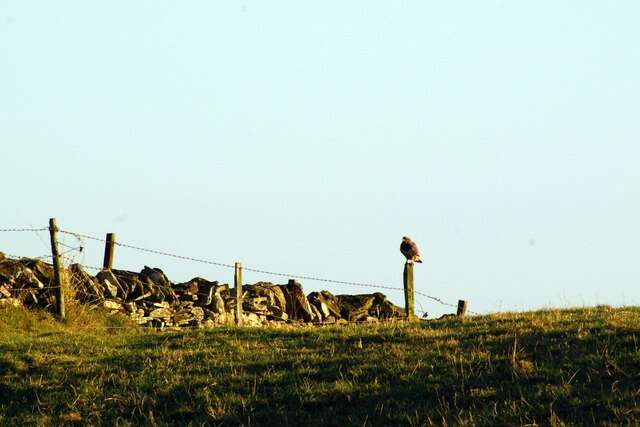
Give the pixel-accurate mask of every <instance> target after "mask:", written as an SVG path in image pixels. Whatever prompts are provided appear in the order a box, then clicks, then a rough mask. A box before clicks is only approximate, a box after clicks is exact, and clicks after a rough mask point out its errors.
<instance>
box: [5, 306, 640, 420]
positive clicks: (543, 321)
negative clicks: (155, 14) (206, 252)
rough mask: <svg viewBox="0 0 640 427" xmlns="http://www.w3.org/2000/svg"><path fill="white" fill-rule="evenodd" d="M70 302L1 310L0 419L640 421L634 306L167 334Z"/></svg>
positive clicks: (638, 314) (638, 312)
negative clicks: (64, 306) (56, 308)
mask: <svg viewBox="0 0 640 427" xmlns="http://www.w3.org/2000/svg"><path fill="white" fill-rule="evenodd" d="M69 311H70V316H69V317H70V320H68V322H67V324H60V323H58V322H55V321H53V320H52V319H51V318H50V317H49V316H48V315H46V314H43V313H33V312H26V311H24V310H21V309H14V308H3V309H0V425H60V424H65V423H79V424H92V425H185V424H189V423H193V425H203V424H204V425H246V426H250V425H279V426H280V425H284V426H287V425H289V426H300V425H317V426H350V425H356V426H364V425H367V426H368V425H372V426H373V425H408V426H418V425H449V426H450V425H527V424H528V425H564V424H566V425H616V426H617V425H639V424H640V351H639V345H640V343H639V341H640V308H635V307H629V308H620V309H612V308H608V307H596V308H590V309H575V310H558V311H555V310H554V311H538V312H531V313H505V314H498V315H489V316H482V317H471V318H467V319H464V320H458V319H456V318H448V319H442V320H436V321H430V322H424V323H419V324H414V325H408V324H378V325H350V326H346V327H322V328H320V327H316V328H313V327H305V328H294V327H282V328H261V329H257V328H241V329H235V328H220V329H212V330H194V331H188V332H175V333H166V332H165V333H157V332H151V331H142V330H140V329H138V328H136V327H132V326H129V325H128V324H127V323H126V320H124V319H120V318H118V317H111V318H106V317H103V316H102V315H100V314H97V313H93V314H92V313H91V312H86V311H83V310H82V309H80V308H77V307H76V308H71V309H70V310H69ZM104 326H110V327H116V328H111V329H106V328H104Z"/></svg>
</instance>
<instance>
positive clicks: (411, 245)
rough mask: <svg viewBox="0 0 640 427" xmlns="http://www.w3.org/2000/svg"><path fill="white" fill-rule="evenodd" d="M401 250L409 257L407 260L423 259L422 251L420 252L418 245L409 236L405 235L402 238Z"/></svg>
mask: <svg viewBox="0 0 640 427" xmlns="http://www.w3.org/2000/svg"><path fill="white" fill-rule="evenodd" d="M400 252H402V255H404V257H405V258H406V259H407V262H409V263H414V262H422V259H421V258H420V252H418V246H417V245H416V243H415V242H414V241H413V240H411V239H410V238H408V237H407V236H404V237H403V238H402V243H401V244H400Z"/></svg>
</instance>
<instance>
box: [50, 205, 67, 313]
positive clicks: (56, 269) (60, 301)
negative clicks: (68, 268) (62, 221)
mask: <svg viewBox="0 0 640 427" xmlns="http://www.w3.org/2000/svg"><path fill="white" fill-rule="evenodd" d="M57 231H58V226H57V225H56V219H55V218H50V219H49V235H50V236H51V256H52V259H53V286H54V288H55V291H56V292H55V293H56V314H57V315H58V317H59V318H60V319H64V318H65V317H66V313H65V309H64V292H63V290H62V279H61V276H60V254H59V253H58V238H57V236H56V232H57Z"/></svg>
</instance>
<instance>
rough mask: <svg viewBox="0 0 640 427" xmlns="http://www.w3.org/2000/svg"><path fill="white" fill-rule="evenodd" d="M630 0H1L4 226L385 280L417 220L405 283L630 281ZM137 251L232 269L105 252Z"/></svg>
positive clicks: (635, 149)
mask: <svg viewBox="0 0 640 427" xmlns="http://www.w3.org/2000/svg"><path fill="white" fill-rule="evenodd" d="M638 22H640V3H638V2H633V1H627V2H622V1H621V2H600V1H572V2H558V1H546V2H533V1H532V2H526V3H525V2H504V1H499V2H498V1H496V2H489V1H485V2H472V1H467V2H438V3H436V2H425V1H416V2H403V3H402V4H398V3H397V2H371V1H366V2H316V3H314V4H311V3H310V2H224V3H223V2H204V1H203V2H160V1H153V2H152V1H147V2H142V1H134V2H132V1H120V2H97V1H91V2H80V1H75V2H70V1H67V2H65V1H57V2H35V1H7V0H0V147H1V154H2V155H1V157H0V158H1V159H2V163H1V167H0V178H1V179H2V183H3V185H2V198H1V200H2V202H1V203H2V210H1V211H0V228H3V227H10V226H25V225H26V226H29V225H33V226H46V223H47V220H48V218H49V217H51V216H55V217H57V218H58V221H59V223H60V226H61V227H63V228H67V229H71V230H76V231H80V232H84V233H87V234H94V235H99V236H103V235H104V234H105V233H107V232H116V233H117V234H118V237H119V240H121V241H123V242H128V243H132V244H136V245H140V246H146V247H151V248H156V249H161V250H167V251H171V252H176V253H179V254H184V255H190V256H195V257H201V258H208V259H212V260H216V261H221V262H226V263H232V262H233V261H236V260H238V261H242V262H243V264H245V265H247V266H252V267H255V268H262V269H267V270H275V271H285V272H293V273H297V274H309V275H317V276H321V277H328V278H334V279H338V280H346V281H361V282H376V283H380V284H385V285H391V286H400V287H401V278H402V266H403V258H402V256H401V255H400V253H399V251H398V246H399V244H400V238H401V237H402V236H403V235H409V236H411V237H413V238H414V240H416V241H417V242H418V244H419V245H420V246H421V248H422V251H423V257H424V259H425V263H424V264H422V265H420V266H417V267H416V287H417V289H418V290H421V291H423V292H426V293H429V294H432V295H435V296H438V297H441V298H443V299H445V300H447V301H451V302H454V303H455V302H456V301H457V299H458V298H466V299H468V300H469V301H470V308H471V309H472V310H475V311H480V312H488V311H496V310H523V309H531V308H541V307H548V306H576V305H578V306H581V305H591V304H597V303H602V304H612V305H621V304H627V305H631V304H636V305H637V304H640V293H639V291H638V285H639V283H638V282H639V279H640V262H639V260H638V242H639V240H640V225H639V221H638V218H640V197H639V196H640V194H639V193H640V171H639V170H640V168H638V163H639V159H640V148H639V146H638V143H639V141H638V139H639V138H638V137H639V136H640V120H639V119H638V112H639V111H640V108H639V107H640V105H639V99H640V77H638V76H640V26H639V25H638ZM41 237H42V240H39V239H38V237H37V236H35V235H31V234H29V235H20V234H7V233H2V234H0V250H4V251H6V252H11V253H17V254H21V255H40V254H42V253H46V252H47V250H48V248H47V240H46V239H47V236H46V233H41ZM67 243H70V244H72V243H74V242H73V241H72V240H69V239H67ZM101 259H102V247H101V246H100V245H98V244H91V243H89V244H88V245H87V250H86V253H85V255H84V261H85V262H86V263H87V264H93V265H100V264H101ZM144 264H147V265H153V266H159V267H161V268H163V269H164V270H165V271H166V272H167V273H168V275H169V276H170V277H171V278H172V279H174V280H183V279H188V278H190V277H192V276H195V275H201V276H204V277H207V278H209V279H218V280H223V281H230V280H232V272H231V271H229V270H226V269H220V268H215V267H211V266H206V265H199V264H193V263H184V262H174V261H173V260H171V259H166V258H162V257H156V256H149V255H146V254H141V253H136V252H132V251H129V250H125V249H120V248H119V251H118V253H117V254H116V266H117V267H120V268H129V269H134V270H139V269H140V268H142V265H144ZM245 278H246V279H247V281H249V282H254V281H257V280H273V279H272V278H270V277H268V276H261V275H259V274H251V273H247V274H245ZM303 283H304V285H305V290H307V291H312V290H320V289H328V290H330V291H332V292H334V293H359V292H362V291H363V290H362V289H360V288H353V287H347V286H339V285H328V284H323V283H317V282H311V281H305V282H303ZM389 296H390V297H391V298H392V299H393V300H394V301H395V302H397V303H399V304H402V302H403V301H402V294H401V293H400V292H398V293H395V292H390V293H389ZM418 302H419V304H421V306H422V308H424V309H426V310H427V311H429V312H431V313H433V314H440V313H442V312H446V311H447V310H448V309H444V310H443V309H442V307H439V306H437V305H433V304H431V303H430V302H429V301H428V300H425V299H424V298H419V299H418Z"/></svg>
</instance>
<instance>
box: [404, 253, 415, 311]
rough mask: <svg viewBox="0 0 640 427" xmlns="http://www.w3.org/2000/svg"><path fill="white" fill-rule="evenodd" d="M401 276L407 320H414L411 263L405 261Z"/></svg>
mask: <svg viewBox="0 0 640 427" xmlns="http://www.w3.org/2000/svg"><path fill="white" fill-rule="evenodd" d="M402 277H403V282H404V310H405V313H406V315H407V320H414V319H415V317H416V315H415V313H414V310H413V263H411V262H406V263H405V264H404V274H403V275H402Z"/></svg>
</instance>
